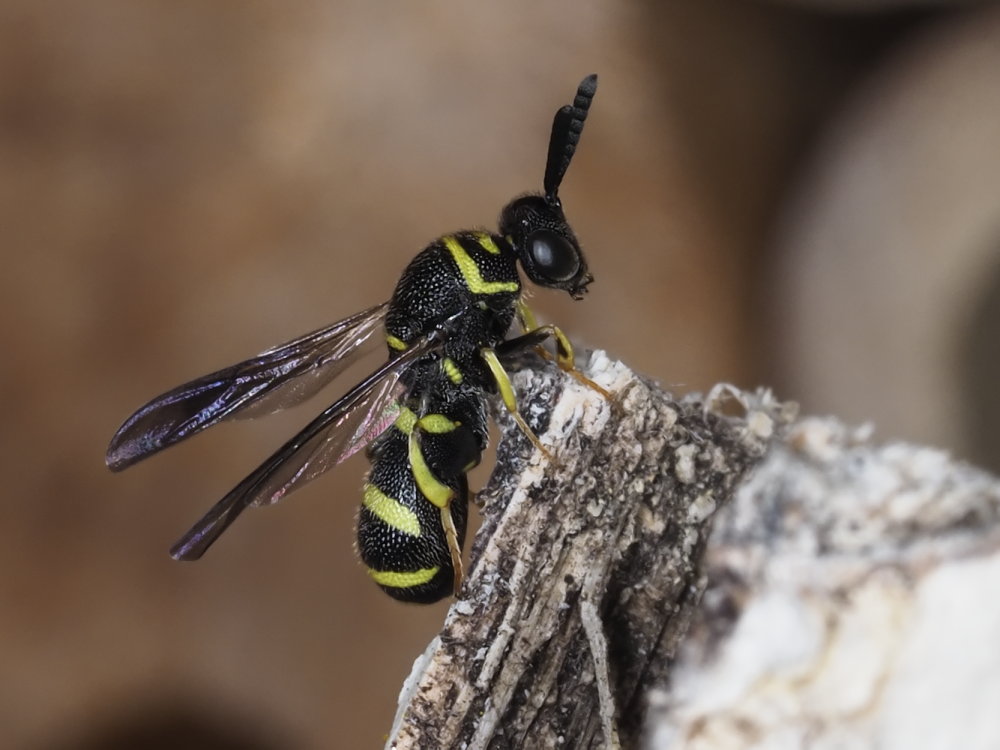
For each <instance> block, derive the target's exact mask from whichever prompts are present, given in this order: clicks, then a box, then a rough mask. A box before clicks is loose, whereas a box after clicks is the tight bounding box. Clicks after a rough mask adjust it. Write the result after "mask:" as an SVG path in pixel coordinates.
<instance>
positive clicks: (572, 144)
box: [544, 73, 597, 202]
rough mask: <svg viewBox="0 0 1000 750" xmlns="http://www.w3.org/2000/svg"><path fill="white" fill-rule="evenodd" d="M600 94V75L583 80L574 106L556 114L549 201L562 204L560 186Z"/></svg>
mask: <svg viewBox="0 0 1000 750" xmlns="http://www.w3.org/2000/svg"><path fill="white" fill-rule="evenodd" d="M595 93H597V74H596V73H595V74H592V75H589V76H587V77H586V78H584V79H583V80H582V81H580V85H579V87H577V89H576V98H575V99H573V103H572V104H567V105H566V106H565V107H562V108H561V109H560V110H559V111H558V112H556V116H555V118H554V119H553V120H552V135H551V136H550V137H549V157H548V161H547V162H546V164H545V183H544V185H545V197H546V199H548V200H549V201H555V202H558V200H559V198H558V193H559V184H560V183H561V182H562V178H563V175H565V174H566V169H567V168H568V167H569V163H570V161H571V160H572V159H573V153H574V152H575V151H576V144H577V143H579V141H580V133H582V132H583V123H584V120H586V119H587V110H589V109H590V102H591V100H592V99H593V98H594V94H595Z"/></svg>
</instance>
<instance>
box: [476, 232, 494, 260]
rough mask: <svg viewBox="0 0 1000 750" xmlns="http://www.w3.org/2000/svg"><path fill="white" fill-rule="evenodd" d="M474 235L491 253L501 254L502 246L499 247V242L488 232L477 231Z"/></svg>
mask: <svg viewBox="0 0 1000 750" xmlns="http://www.w3.org/2000/svg"><path fill="white" fill-rule="evenodd" d="M472 236H473V237H475V238H476V242H478V243H479V246H480V247H481V248H482V249H483V250H485V251H486V252H488V253H489V254H490V255H499V254H500V248H499V247H497V243H496V242H494V241H493V238H492V237H490V236H489V234H487V233H486V232H475V233H474V234H473V235H472Z"/></svg>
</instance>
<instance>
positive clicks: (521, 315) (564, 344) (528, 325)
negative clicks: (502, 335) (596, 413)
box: [517, 299, 615, 401]
mask: <svg viewBox="0 0 1000 750" xmlns="http://www.w3.org/2000/svg"><path fill="white" fill-rule="evenodd" d="M517 320H518V322H519V323H520V324H521V329H522V331H523V332H524V333H544V334H545V335H547V336H552V337H553V338H554V339H555V340H556V357H555V360H556V363H557V364H558V365H559V368H560V369H561V370H562V371H563V372H565V373H567V374H568V375H570V376H571V377H573V378H574V379H575V380H576V381H577V382H579V383H582V384H583V385H585V386H587V387H588V388H590V389H592V390H595V391H597V392H598V393H600V394H601V396H603V397H604V398H605V399H606V400H608V401H614V400H615V399H614V397H613V396H612V395H611V394H610V393H609V392H608V391H607V390H605V389H604V388H602V387H601V386H599V385H598V384H597V383H595V382H594V381H593V380H591V379H590V378H588V377H587V376H586V375H584V374H583V373H582V372H580V371H579V370H577V369H576V360H575V359H574V356H573V345H572V344H570V343H569V339H568V338H567V337H566V334H565V333H563V332H562V329H561V328H559V327H558V326H554V325H551V324H548V325H538V320H537V319H536V318H535V314H534V313H533V312H532V311H531V308H529V307H528V305H527V303H525V301H524V300H523V299H519V300H518V301H517ZM535 350H536V351H537V352H538V353H539V354H541V355H542V356H543V357H545V358H546V359H548V360H551V359H552V355H551V354H550V353H549V352H548V351H547V350H546V349H545V348H544V347H541V346H538V347H535Z"/></svg>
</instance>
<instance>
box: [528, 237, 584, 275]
mask: <svg viewBox="0 0 1000 750" xmlns="http://www.w3.org/2000/svg"><path fill="white" fill-rule="evenodd" d="M528 247H529V248H530V251H531V260H532V261H533V262H534V265H535V268H536V269H537V270H538V272H539V273H541V274H542V275H544V276H546V277H547V278H548V279H550V280H551V281H569V280H570V279H572V278H574V277H575V276H576V275H577V273H578V272H579V271H580V254H579V252H577V249H576V248H575V247H574V246H573V245H572V244H571V243H570V242H569V240H567V239H566V238H565V237H562V236H560V235H558V234H556V233H555V232H550V231H548V230H547V229H542V230H539V231H537V232H533V233H532V234H531V236H530V237H529V238H528Z"/></svg>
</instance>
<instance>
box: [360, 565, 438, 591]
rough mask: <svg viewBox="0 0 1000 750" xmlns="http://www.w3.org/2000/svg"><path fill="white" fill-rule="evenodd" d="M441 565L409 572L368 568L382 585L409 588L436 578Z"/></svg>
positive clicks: (371, 574)
mask: <svg viewBox="0 0 1000 750" xmlns="http://www.w3.org/2000/svg"><path fill="white" fill-rule="evenodd" d="M440 570H441V568H440V566H435V567H433V568H421V569H420V570H414V571H412V572H409V573H401V572H399V571H396V570H373V569H372V568H368V575H370V576H371V577H372V578H373V579H374V580H375V583H377V584H378V585H380V586H388V587H389V588H393V589H408V588H410V587H411V586H421V585H423V584H425V583H427V582H428V581H431V580H433V579H434V576H436V575H437V574H438V571H440Z"/></svg>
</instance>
